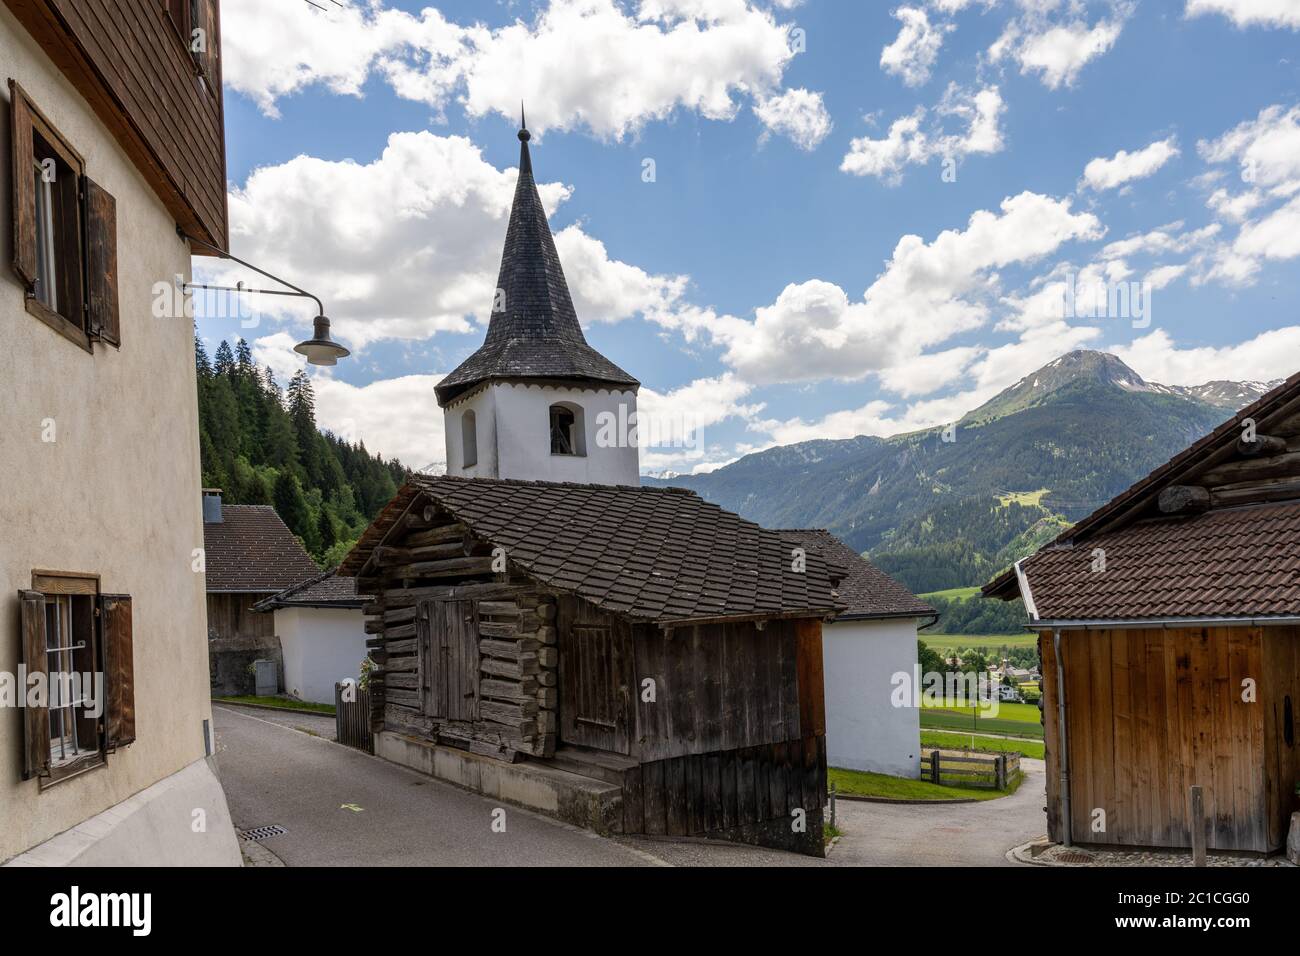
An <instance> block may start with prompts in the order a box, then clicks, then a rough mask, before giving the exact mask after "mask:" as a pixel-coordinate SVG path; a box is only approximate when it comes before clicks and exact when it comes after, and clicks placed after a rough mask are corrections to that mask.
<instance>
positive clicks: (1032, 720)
mask: <svg viewBox="0 0 1300 956" xmlns="http://www.w3.org/2000/svg"><path fill="white" fill-rule="evenodd" d="M972 711H973V708H971V707H949V706H946V705H931V704H925V703H924V702H923V703H922V710H921V726H922V727H923V728H924V729H927V730H955V731H963V730H965V731H974V732H976V733H981V734H1003V735H1005V736H1008V737H1037V738H1041V737H1042V736H1043V725H1042V723H1041V717H1040V716H1039V713H1038V706H1037V705H1036V704H999V705H998V713H997V716H996V717H986V716H984V714H985V711H983V710H980V711H979V712H978V715H976V714H973V713H972Z"/></svg>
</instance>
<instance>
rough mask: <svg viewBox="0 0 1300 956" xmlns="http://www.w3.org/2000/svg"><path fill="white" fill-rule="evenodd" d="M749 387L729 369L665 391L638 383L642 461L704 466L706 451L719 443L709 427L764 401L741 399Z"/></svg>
mask: <svg viewBox="0 0 1300 956" xmlns="http://www.w3.org/2000/svg"><path fill="white" fill-rule="evenodd" d="M752 391H753V386H752V385H750V384H749V383H748V382H744V381H742V380H741V379H740V378H739V377H737V376H736V375H734V374H732V373H731V372H726V373H723V374H722V375H719V376H716V377H713V378H702V379H696V380H695V381H693V382H689V383H687V384H686V385H682V386H680V387H678V388H675V389H672V390H671V391H669V392H657V391H655V390H654V389H652V388H647V387H645V386H642V388H641V391H640V392H639V393H638V395H637V435H638V440H639V443H640V445H641V449H640V453H641V467H642V468H643V469H645V470H647V471H651V472H661V471H665V470H668V471H677V472H681V471H697V470H699V469H700V468H705V469H706V470H708V469H709V468H710V462H709V458H710V456H716V454H717V453H718V448H717V446H710V445H709V430H710V428H711V427H712V426H714V425H717V424H719V423H720V422H723V421H726V420H727V419H730V418H741V419H751V418H753V416H755V415H757V414H758V413H759V412H760V411H761V410H762V408H763V405H762V403H761V402H759V403H752V404H746V403H745V402H744V401H743V399H745V398H746V397H748V396H749V395H750V393H751V392H752ZM712 467H716V465H714V466H712Z"/></svg>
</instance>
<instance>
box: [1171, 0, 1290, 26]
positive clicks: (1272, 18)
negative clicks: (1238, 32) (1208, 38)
mask: <svg viewBox="0 0 1300 956" xmlns="http://www.w3.org/2000/svg"><path fill="white" fill-rule="evenodd" d="M1215 13H1218V14H1222V15H1223V16H1225V17H1228V18H1229V19H1230V20H1232V22H1233V23H1235V24H1236V25H1237V26H1239V27H1250V26H1266V27H1290V28H1291V29H1292V30H1300V5H1297V4H1296V2H1295V0H1187V16H1189V17H1197V16H1204V15H1207V14H1215Z"/></svg>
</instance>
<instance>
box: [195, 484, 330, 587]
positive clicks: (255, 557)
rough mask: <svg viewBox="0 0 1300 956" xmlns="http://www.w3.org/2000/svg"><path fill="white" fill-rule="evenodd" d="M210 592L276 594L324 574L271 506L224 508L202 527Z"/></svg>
mask: <svg viewBox="0 0 1300 956" xmlns="http://www.w3.org/2000/svg"><path fill="white" fill-rule="evenodd" d="M203 551H204V564H205V567H206V569H207V589H208V591H210V592H218V591H224V592H234V593H244V594H246V593H250V592H275V591H281V590H283V589H284V588H286V587H289V586H290V585H293V584H297V583H298V582H300V581H302V580H303V579H304V578H307V577H310V576H312V575H316V574H319V573H320V568H318V567H316V563H315V562H314V561H312V559H311V558H310V557H308V555H307V552H306V551H304V550H303V549H302V545H300V544H299V543H298V539H297V538H295V537H294V536H293V532H292V531H290V530H289V528H288V527H287V526H286V525H285V523H284V522H283V521H281V520H280V516H279V515H278V514H276V513H275V509H274V508H272V507H271V506H270V505H222V506H221V521H219V522H205V523H204V525H203Z"/></svg>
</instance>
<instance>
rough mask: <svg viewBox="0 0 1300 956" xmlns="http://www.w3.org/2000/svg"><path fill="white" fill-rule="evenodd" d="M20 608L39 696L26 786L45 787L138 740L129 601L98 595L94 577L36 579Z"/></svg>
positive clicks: (26, 723) (29, 735)
mask: <svg viewBox="0 0 1300 956" xmlns="http://www.w3.org/2000/svg"><path fill="white" fill-rule="evenodd" d="M19 601H20V604H21V606H22V630H23V643H22V662H23V666H24V668H25V669H26V672H27V674H28V684H29V686H36V687H39V688H40V689H41V692H40V693H38V694H29V695H28V699H27V700H26V701H25V704H27V705H28V706H25V708H24V715H23V779H25V780H26V779H30V778H32V777H35V778H37V779H38V780H39V781H40V783H41V786H42V787H44V786H49V785H52V784H55V783H58V782H60V781H62V780H65V779H67V778H69V777H72V776H74V775H76V774H79V773H82V772H83V771H86V770H90V769H92V768H94V767H98V766H100V765H102V764H103V763H104V761H105V760H106V758H107V755H108V754H109V753H110V752H111V751H113V750H116V749H117V748H118V747H125V746H126V745H128V744H130V743H132V742H133V741H134V740H135V677H134V660H133V654H132V628H131V598H130V597H129V596H127V595H124V594H100V593H99V580H98V578H95V577H93V576H88V575H79V574H66V573H63V572H55V571H34V572H32V587H31V589H30V590H25V591H20V592H19ZM31 675H38V676H37V677H36V678H33V677H32V676H31ZM101 678H102V679H101ZM32 705H34V706H32Z"/></svg>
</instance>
